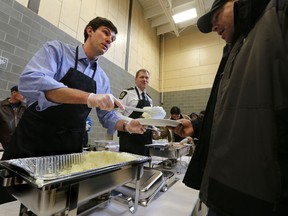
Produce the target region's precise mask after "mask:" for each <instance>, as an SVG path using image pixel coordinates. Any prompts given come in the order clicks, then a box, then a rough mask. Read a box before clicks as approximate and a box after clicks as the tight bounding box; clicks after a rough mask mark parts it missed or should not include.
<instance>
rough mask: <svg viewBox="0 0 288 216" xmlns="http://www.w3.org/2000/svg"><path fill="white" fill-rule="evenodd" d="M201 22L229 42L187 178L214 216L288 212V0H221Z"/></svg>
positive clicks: (180, 129)
mask: <svg viewBox="0 0 288 216" xmlns="http://www.w3.org/2000/svg"><path fill="white" fill-rule="evenodd" d="M197 26H198V28H199V30H200V31H201V32H203V33H208V32H211V31H213V32H216V33H218V34H219V35H220V36H221V38H222V39H223V40H225V41H226V43H227V44H226V46H225V47H224V54H223V57H222V60H221V62H220V65H219V68H218V71H217V74H216V77H215V80H214V83H213V87H212V90H211V95H210V97H209V100H208V104H207V107H206V110H205V117H204V119H203V124H202V128H201V131H200V139H199V142H198V144H197V146H196V149H195V152H194V155H193V157H192V159H191V161H190V164H189V167H188V169H187V172H186V174H185V177H184V179H183V182H184V183H185V184H186V185H187V186H188V187H191V188H194V189H200V193H199V196H200V201H201V202H204V203H205V204H206V205H207V206H208V208H209V212H208V215H209V216H212V215H213V216H224V215H225V216H243V215H245V216H255V215H261V216H283V215H287V214H288V145H287V143H288V85H287V84H288V73H287V65H288V37H287V36H288V1H287V0H238V1H234V0H216V1H214V3H213V5H212V8H211V10H210V11H209V12H208V13H206V14H205V15H204V16H202V17H200V18H199V20H198V22H197ZM180 121H181V122H182V124H181V125H179V126H177V127H176V128H175V129H174V132H176V133H178V134H180V135H182V136H187V135H192V134H193V127H195V125H193V124H192V123H191V121H188V120H180Z"/></svg>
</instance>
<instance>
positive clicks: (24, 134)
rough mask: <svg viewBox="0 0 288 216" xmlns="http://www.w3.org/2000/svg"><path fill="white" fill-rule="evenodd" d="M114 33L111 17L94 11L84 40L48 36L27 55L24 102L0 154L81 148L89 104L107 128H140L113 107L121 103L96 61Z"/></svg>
mask: <svg viewBox="0 0 288 216" xmlns="http://www.w3.org/2000/svg"><path fill="white" fill-rule="evenodd" d="M116 34H117V28H116V27H115V26H114V24H113V23H112V22H111V21H109V20H107V19H105V18H101V17H96V18H95V19H93V20H91V21H90V22H89V23H88V25H87V26H86V27H85V31H84V44H82V45H80V46H77V47H75V46H72V45H69V44H65V43H62V42H60V41H50V42H47V43H45V44H44V45H43V47H42V48H41V49H40V50H39V51H38V52H37V53H36V54H35V55H34V56H33V57H32V59H31V60H30V62H29V63H28V64H27V65H26V67H25V69H24V71H23V73H22V74H21V76H20V82H19V90H20V92H21V93H22V94H23V96H24V97H26V99H27V106H28V108H27V110H26V112H25V113H24V115H23V116H22V118H21V120H20V122H19V124H18V127H17V129H16V131H15V133H14V135H13V137H12V139H11V143H10V144H9V146H8V147H7V149H5V151H4V154H3V157H2V160H7V159H12V158H24V157H35V156H45V155H58V154H69V153H76V152H81V151H82V144H83V136H84V132H85V121H86V118H87V116H88V114H89V113H90V111H91V108H96V113H97V115H98V118H99V121H100V123H101V124H102V125H103V127H105V128H108V133H110V134H112V133H114V132H115V130H123V131H128V132H130V133H139V134H142V133H144V132H145V127H143V126H142V125H141V124H140V123H139V122H138V121H135V120H132V121H130V122H127V121H125V120H122V119H120V118H119V117H117V115H116V114H115V112H114V111H113V110H112V109H113V108H114V104H116V105H117V106H118V107H119V108H122V109H123V106H122V104H121V103H120V102H119V101H118V100H117V99H116V98H115V97H114V96H113V95H112V94H111V89H110V83H109V79H108V77H107V75H106V74H105V72H104V71H103V70H102V68H101V67H100V66H99V64H98V57H99V56H101V55H103V54H104V53H105V52H106V51H107V50H108V49H109V48H110V46H111V44H112V42H114V41H115V39H116Z"/></svg>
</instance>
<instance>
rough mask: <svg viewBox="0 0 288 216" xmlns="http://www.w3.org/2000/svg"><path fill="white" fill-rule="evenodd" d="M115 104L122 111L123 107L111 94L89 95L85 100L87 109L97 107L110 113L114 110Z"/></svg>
mask: <svg viewBox="0 0 288 216" xmlns="http://www.w3.org/2000/svg"><path fill="white" fill-rule="evenodd" d="M115 104H116V105H117V106H118V107H119V108H120V109H124V107H123V105H122V104H121V103H120V102H119V101H118V100H117V99H116V98H115V97H114V96H113V95H112V94H94V93H91V94H90V95H89V96H88V99H87V106H88V107H89V108H96V107H98V108H99V109H101V110H107V111H110V110H112V109H114V106H115Z"/></svg>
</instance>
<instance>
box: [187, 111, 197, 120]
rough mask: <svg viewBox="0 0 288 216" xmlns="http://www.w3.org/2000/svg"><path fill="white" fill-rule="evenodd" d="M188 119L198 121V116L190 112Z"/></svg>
mask: <svg viewBox="0 0 288 216" xmlns="http://www.w3.org/2000/svg"><path fill="white" fill-rule="evenodd" d="M189 117H190V119H191V120H195V119H198V118H199V115H198V114H197V113H195V112H192V113H191V114H190V115H189Z"/></svg>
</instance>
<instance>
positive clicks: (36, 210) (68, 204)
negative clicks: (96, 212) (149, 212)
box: [0, 152, 151, 216]
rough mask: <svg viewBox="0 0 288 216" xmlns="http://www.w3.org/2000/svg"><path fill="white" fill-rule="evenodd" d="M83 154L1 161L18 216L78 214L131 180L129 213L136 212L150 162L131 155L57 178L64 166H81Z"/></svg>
mask: <svg viewBox="0 0 288 216" xmlns="http://www.w3.org/2000/svg"><path fill="white" fill-rule="evenodd" d="M85 153H87V152H83V153H76V154H67V155H58V156H46V157H34V158H23V159H13V160H6V161H1V162H0V177H1V179H2V185H3V186H4V187H6V188H7V190H8V191H9V193H11V194H12V195H13V196H14V197H15V198H16V199H17V200H18V201H19V202H21V207H20V213H19V215H43V216H48V215H49V216H50V215H69V216H74V215H77V214H81V212H79V211H80V209H81V208H80V207H81V206H85V204H86V203H88V202H89V201H90V200H92V199H93V198H95V197H98V196H100V195H102V194H105V193H107V192H111V191H112V190H114V189H115V188H117V187H119V186H121V185H123V184H126V183H128V182H130V181H133V180H134V181H136V193H135V197H134V203H133V205H130V206H129V210H130V211H131V212H132V213H134V212H136V211H137V207H138V200H139V182H140V178H141V176H142V175H143V165H144V163H146V162H149V161H150V160H151V158H150V157H145V156H139V155H133V156H135V157H136V159H135V160H133V161H129V162H124V163H116V164H112V165H108V166H105V167H101V168H97V169H90V170H87V171H83V172H76V173H72V174H69V175H62V176H59V172H60V171H61V169H62V170H63V168H64V167H67V165H71V164H75V163H76V164H77V163H81V160H82V158H83V155H84V154H85ZM131 155H132V154H131ZM82 210H83V209H82ZM82 210H81V211H82ZM83 211H84V210H83ZM85 211H87V209H86V210H85Z"/></svg>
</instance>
